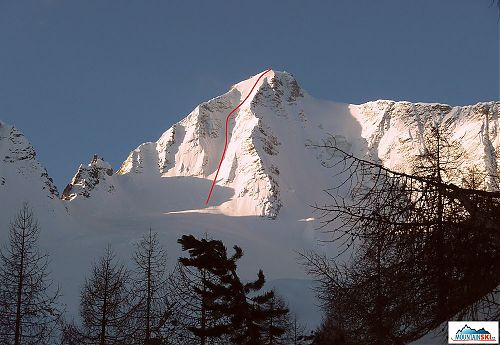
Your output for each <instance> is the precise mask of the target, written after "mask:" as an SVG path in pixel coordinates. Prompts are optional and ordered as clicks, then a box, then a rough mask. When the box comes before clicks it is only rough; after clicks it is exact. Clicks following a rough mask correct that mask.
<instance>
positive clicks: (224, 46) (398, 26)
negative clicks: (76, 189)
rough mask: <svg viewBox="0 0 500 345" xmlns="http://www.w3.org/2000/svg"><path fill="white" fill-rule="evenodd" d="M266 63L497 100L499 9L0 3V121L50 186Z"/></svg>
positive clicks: (399, 95) (443, 4)
mask: <svg viewBox="0 0 500 345" xmlns="http://www.w3.org/2000/svg"><path fill="white" fill-rule="evenodd" d="M267 67H271V68H274V69H277V70H286V71H288V72H291V73H292V74H294V75H295V77H296V78H297V79H298V81H299V83H300V84H301V85H302V87H303V88H304V89H306V90H307V91H308V92H309V93H310V94H312V95H313V96H315V97H318V98H325V99H330V100H335V101H341V102H350V103H362V102H365V101H369V100H375V99H394V100H409V101H423V102H442V103H449V104H452V105H463V104H472V103H476V102H479V101H490V100H498V98H499V22H498V11H497V9H496V7H494V6H492V5H491V0H335V1H319V0H318V1H312V0H309V1H306V0H302V1H298V0H286V1H285V0H283V1H278V0H276V1H275V0H273V1H271V0H264V1H260V0H252V1H239V0H227V1H218V0H210V1H208V0H203V1H201V0H200V1H190V0H178V1H173V0H172V1H168V0H162V1H159V0H158V1H154V0H148V1H139V0H130V1H103V0H81V1H69V0H67V1H66V0H36V1H8V0H0V119H2V120H4V121H6V122H8V123H11V124H14V125H16V126H17V127H19V128H20V129H21V130H22V131H23V132H24V133H25V135H26V136H27V137H28V139H29V140H30V141H31V142H32V143H33V145H34V146H35V149H36V151H37V153H38V158H39V159H40V161H41V162H42V164H44V165H45V166H46V167H47V169H48V171H49V175H51V176H52V177H53V178H54V179H55V182H56V183H57V185H58V187H59V189H60V190H61V191H62V189H63V188H64V186H65V184H66V183H68V182H69V180H70V178H71V177H72V176H73V174H74V173H75V171H76V169H77V167H78V165H79V164H80V163H88V162H89V160H90V158H91V156H92V154H93V153H97V154H99V155H101V156H103V157H104V158H105V159H106V160H108V161H109V162H110V163H111V164H112V165H113V166H114V168H115V169H116V168H118V167H119V165H120V163H121V162H122V161H123V160H124V159H125V158H126V157H127V155H128V153H129V152H130V151H131V150H132V149H134V148H135V147H137V146H138V145H139V144H140V143H142V142H145V141H154V140H156V139H157V138H158V137H159V136H160V135H161V133H162V132H163V131H164V130H166V129H167V128H168V127H170V126H171V125H172V124H173V123H175V122H177V121H179V120H180V119H182V118H183V117H184V116H185V115H187V114H188V113H189V112H190V111H191V110H192V109H193V108H194V107H195V106H196V105H197V104H199V103H201V102H202V101H204V100H207V99H210V98H212V97H215V96H217V95H219V94H222V93H223V92H225V91H226V90H227V89H228V88H229V87H230V85H232V84H234V83H236V82H238V81H240V80H243V79H246V78H247V77H249V76H250V75H254V74H257V73H259V72H261V71H263V70H264V69H266V68H267Z"/></svg>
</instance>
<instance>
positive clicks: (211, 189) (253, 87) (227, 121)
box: [205, 68, 271, 205]
mask: <svg viewBox="0 0 500 345" xmlns="http://www.w3.org/2000/svg"><path fill="white" fill-rule="evenodd" d="M270 70H271V69H270V68H268V69H267V70H265V71H264V72H262V74H261V75H260V76H259V78H257V81H256V82H255V84H253V86H252V89H251V90H250V92H249V93H248V95H247V96H246V97H245V99H244V100H243V101H241V103H240V104H238V105H237V106H236V108H234V109H233V110H231V112H230V113H229V115H227V117H226V142H225V143H224V151H222V157H221V158H220V162H219V167H218V168H217V173H216V174H215V178H214V180H213V182H212V187H211V188H210V192H209V193H208V197H207V200H206V201H205V205H208V202H209V201H210V197H211V196H212V192H213V190H214V187H215V182H216V181H217V176H219V171H220V167H221V165H222V161H223V160H224V156H225V155H226V150H227V138H228V133H227V131H228V124H229V118H230V117H231V115H233V113H234V112H235V111H236V110H238V108H239V107H241V105H242V104H243V103H245V101H246V100H247V99H248V97H250V95H251V93H252V92H253V89H255V86H256V85H257V83H258V82H259V80H260V79H261V78H262V77H263V76H264V74H266V73H267V72H269V71H270Z"/></svg>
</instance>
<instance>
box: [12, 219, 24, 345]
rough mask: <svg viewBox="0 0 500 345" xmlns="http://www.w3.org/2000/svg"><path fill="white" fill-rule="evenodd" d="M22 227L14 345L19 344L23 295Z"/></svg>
mask: <svg viewBox="0 0 500 345" xmlns="http://www.w3.org/2000/svg"><path fill="white" fill-rule="evenodd" d="M24 230H25V229H24V228H23V234H22V239H23V240H22V242H21V263H20V267H19V280H18V283H17V304H16V331H15V336H14V345H19V344H20V343H21V303H22V297H23V285H24V254H25V253H24V240H25V239H24Z"/></svg>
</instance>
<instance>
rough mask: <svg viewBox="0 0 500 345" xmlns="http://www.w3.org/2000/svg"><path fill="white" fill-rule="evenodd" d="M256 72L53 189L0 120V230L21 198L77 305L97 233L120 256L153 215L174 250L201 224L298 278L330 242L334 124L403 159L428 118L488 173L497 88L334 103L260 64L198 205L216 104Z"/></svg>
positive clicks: (216, 126) (216, 133)
mask: <svg viewBox="0 0 500 345" xmlns="http://www.w3.org/2000/svg"><path fill="white" fill-rule="evenodd" d="M258 76H259V75H256V76H253V77H251V78H249V79H248V80H245V81H242V82H240V83H238V84H236V85H234V86H232V87H231V88H230V90H229V91H228V92H227V93H225V94H224V95H221V96H219V97H216V98H214V99H211V100H209V101H206V102H203V103H202V104H200V105H199V106H197V107H196V108H195V109H194V110H193V111H192V112H191V113H190V114H188V115H187V116H186V117H185V118H183V119H182V120H181V121H179V122H178V123H176V124H174V125H173V126H171V127H170V128H169V129H167V130H166V131H165V132H164V133H163V135H162V136H161V137H160V138H159V139H158V140H157V141H154V142H147V143H143V144H141V145H139V146H138V147H137V148H136V149H135V150H133V151H132V152H131V153H130V154H129V156H128V157H127V159H126V160H125V161H124V162H123V164H122V165H121V167H119V168H118V169H116V171H114V169H113V168H112V167H111V166H110V165H109V164H108V163H107V162H105V161H104V160H103V159H102V158H100V157H99V156H97V155H94V156H93V158H92V160H91V162H90V163H89V164H88V165H80V167H79V168H78V170H77V172H76V174H75V176H74V177H73V179H72V180H71V182H70V183H69V184H68V185H67V186H66V188H64V191H63V192H62V194H61V195H60V196H59V194H58V192H57V188H56V187H55V186H54V184H53V183H52V180H51V179H50V177H49V176H48V174H47V171H46V170H45V168H43V166H42V165H41V164H40V163H39V162H38V161H37V160H36V155H35V151H34V149H33V148H32V147H31V145H30V144H29V142H28V141H27V140H26V138H24V136H23V135H22V134H21V133H20V132H19V131H18V130H17V129H15V128H14V127H12V126H9V125H7V124H4V123H0V200H1V203H2V208H1V210H0V229H2V230H1V231H0V239H2V240H4V239H5V238H6V233H7V229H8V220H9V219H10V218H11V217H12V216H13V215H14V214H15V213H16V211H17V209H18V208H19V205H20V203H21V202H22V201H24V200H25V201H29V202H30V203H31V204H32V205H33V207H34V209H35V212H36V213H37V215H39V217H40V219H41V226H42V229H43V231H46V232H47V233H50V234H52V235H51V236H52V237H50V238H49V237H48V238H49V239H47V240H46V241H45V243H46V245H47V247H48V248H47V249H48V250H49V251H50V252H51V254H52V257H53V265H54V266H55V267H54V269H53V270H54V274H55V275H56V278H57V279H59V280H60V281H61V282H62V287H63V290H64V291H65V294H66V295H67V296H68V303H69V304H73V306H71V305H70V308H69V309H70V310H73V311H74V310H76V309H75V306H76V303H77V301H76V296H77V295H78V289H79V286H80V284H81V282H82V275H83V274H85V272H87V270H88V267H89V264H90V262H91V260H92V259H93V258H94V257H95V256H96V255H99V254H100V253H101V251H102V248H103V247H104V245H105V244H106V243H108V242H110V243H112V244H113V246H114V247H115V249H116V250H117V251H118V252H119V254H120V255H121V256H122V257H123V258H124V259H126V258H127V256H129V254H130V251H131V249H132V247H131V246H130V243H131V242H133V241H135V240H136V239H138V238H139V237H140V236H141V234H142V233H143V232H145V231H146V229H148V228H149V227H150V226H152V227H153V229H155V230H156V231H158V232H159V233H160V235H161V239H162V241H163V242H164V243H165V244H166V246H167V249H168V250H169V251H170V253H171V254H170V257H171V258H172V260H171V261H172V262H174V261H175V258H176V257H177V256H178V254H179V248H177V247H178V246H177V244H176V239H177V238H178V237H179V236H180V234H183V233H187V232H188V233H194V234H198V235H203V234H205V233H208V234H209V235H211V236H213V237H214V238H220V239H222V240H224V241H226V242H227V243H228V245H231V244H233V243H238V244H239V245H241V246H242V247H243V248H244V249H245V253H246V255H245V257H244V259H243V260H242V265H241V267H242V272H243V275H244V276H245V275H246V276H248V277H251V276H253V275H254V274H255V273H256V272H257V270H258V268H263V269H264V271H265V272H266V273H267V275H268V278H269V279H285V280H286V279H301V278H304V277H305V275H304V272H303V269H302V267H301V266H300V265H299V264H298V263H296V257H297V255H296V251H301V250H304V249H320V250H327V251H329V252H330V253H331V254H335V253H334V252H335V250H336V249H335V248H334V247H328V246H326V247H325V246H318V243H317V239H318V237H320V236H322V235H321V234H320V233H319V232H317V231H315V230H314V229H315V227H317V226H318V224H317V223H316V221H315V220H314V214H313V212H312V209H311V207H310V205H312V204H315V203H321V202H322V201H324V200H327V199H326V195H325V193H323V192H322V191H323V190H324V189H326V188H328V187H330V186H332V185H334V184H335V182H336V178H335V169H336V168H335V167H332V165H333V164H332V163H333V161H334V160H335V157H332V154H331V152H329V151H328V150H324V149H319V148H316V147H315V146H314V145H315V144H320V143H322V141H323V140H325V139H328V138H330V137H332V136H333V137H334V138H335V141H336V143H337V145H341V146H342V147H343V148H344V149H345V150H347V151H350V152H352V153H353V154H354V155H357V156H362V157H366V158H368V159H372V160H377V161H379V162H381V163H383V164H385V165H387V166H389V167H391V168H394V169H398V170H403V171H409V170H411V168H412V164H413V158H414V157H415V155H417V154H419V153H420V152H421V150H422V148H423V144H424V142H423V135H424V131H425V129H426V127H428V126H429V125H430V124H431V123H438V124H440V126H442V128H443V129H446V130H447V131H448V132H449V133H450V136H451V137H452V138H453V139H456V140H459V141H460V142H461V143H462V146H463V149H464V151H465V152H466V153H467V154H466V155H465V156H464V158H463V159H464V165H463V166H464V168H465V167H467V166H472V165H475V166H477V167H478V169H479V170H481V171H484V172H487V173H488V174H490V175H494V176H498V168H499V167H498V163H499V162H498V159H497V155H496V154H495V152H496V151H498V150H499V149H498V148H499V144H500V137H499V134H500V132H499V126H498V109H499V106H500V103H498V102H489V103H479V104H476V105H472V106H464V107H451V106H448V105H442V104H424V103H409V102H394V101H375V102H369V103H366V104H362V105H351V104H343V103H335V102H331V101H325V100H319V99H316V98H314V97H312V96H310V95H309V94H308V93H307V92H306V91H305V90H303V89H302V88H301V87H300V86H299V83H298V82H297V80H295V79H294V77H293V76H292V75H291V74H289V73H286V72H278V71H270V72H268V73H267V74H266V75H265V76H264V78H262V79H261V80H260V81H259V82H258V83H257V86H256V87H255V89H254V90H253V92H252V93H251V95H250V96H249V98H248V100H247V101H246V102H245V103H244V104H243V105H242V106H241V107H240V108H239V109H238V110H237V111H236V112H235V113H234V114H233V116H232V117H231V119H230V121H229V131H228V133H229V138H228V148H227V152H226V155H225V158H224V161H223V163H222V166H221V171H220V173H219V175H218V179H217V183H216V187H215V189H214V194H213V196H212V199H211V201H210V203H209V205H205V199H206V197H207V194H208V192H209V190H210V185H211V182H212V179H213V178H214V176H215V173H216V170H217V167H218V164H219V160H220V157H221V154H222V151H223V148H224V142H225V128H224V125H225V119H226V116H227V115H228V113H229V112H230V111H231V110H232V109H233V108H234V107H236V105H238V104H239V103H240V102H241V101H242V100H243V99H244V98H245V97H246V95H247V94H248V92H249V91H250V89H251V88H252V86H253V84H254V83H255V81H256V80H257V78H258ZM332 98H334V95H332ZM138 115H140V114H138ZM332 159H333V161H332ZM497 183H498V182H497V179H491V181H489V182H488V184H487V186H485V187H486V188H488V189H490V190H498V188H499V186H498V184H497ZM47 214H49V215H48V216H47ZM42 234H43V233H42ZM54 236H55V237H54ZM53 238H57V239H58V240H57V242H54V241H53V240H51V239H53ZM281 285H283V284H281ZM70 297H71V298H72V299H74V300H72V299H71V298H70ZM291 302H293V301H291ZM301 304H302V305H303V304H304V301H302V302H301ZM309 304H310V305H312V304H313V301H311V302H310V303H309ZM292 307H293V305H292ZM312 309H314V306H312ZM309 318H313V316H309ZM317 320H318V319H316V320H315V321H310V323H313V324H314V323H315V322H317Z"/></svg>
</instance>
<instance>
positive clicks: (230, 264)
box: [178, 235, 288, 345]
mask: <svg viewBox="0 0 500 345" xmlns="http://www.w3.org/2000/svg"><path fill="white" fill-rule="evenodd" d="M178 242H179V243H180V244H181V245H182V249H183V250H184V251H188V253H189V257H187V258H186V257H184V258H179V263H180V264H181V265H182V266H184V267H192V268H194V269H195V270H196V271H198V272H199V271H205V272H207V273H208V274H210V275H211V277H212V279H210V280H209V279H205V278H204V277H203V276H202V277H201V279H202V281H203V283H202V284H201V288H200V287H194V292H195V293H196V294H197V295H198V296H200V299H201V301H202V304H203V310H205V312H208V313H209V314H212V315H217V316H218V320H219V321H221V322H220V323H218V324H216V325H214V326H210V325H207V324H203V323H202V324H201V325H200V327H191V328H190V330H191V332H193V334H195V335H196V336H198V337H199V339H200V343H201V344H204V341H205V340H206V339H207V338H210V337H213V338H216V337H223V336H229V337H230V340H231V342H233V343H235V344H256V345H258V344H262V343H263V338H264V336H263V335H264V334H266V332H265V330H266V324H267V325H269V320H270V319H272V318H275V319H277V318H279V317H281V316H283V315H284V314H286V313H288V310H285V309H281V308H280V307H279V306H278V305H274V306H273V307H272V308H270V307H269V303H270V302H271V300H272V299H273V298H274V292H273V291H268V292H265V293H262V294H258V292H259V291H260V290H261V289H262V288H263V286H264V283H265V278H264V273H263V272H262V270H260V271H259V273H258V278H257V280H255V281H253V282H248V283H242V282H241V280H240V278H239V276H238V274H237V264H236V262H237V261H238V260H239V259H240V258H241V257H242V256H243V251H242V249H241V248H240V247H238V246H234V247H233V248H234V254H233V255H232V256H231V257H228V256H227V250H226V248H225V246H224V245H223V243H222V242H221V241H216V240H207V239H202V240H198V239H196V238H195V237H194V236H191V235H189V236H187V235H184V236H182V238H180V239H179V241H178ZM268 329H269V327H268ZM270 329H272V332H273V333H274V334H278V333H281V329H280V328H279V327H278V325H275V326H273V327H272V328H270Z"/></svg>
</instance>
